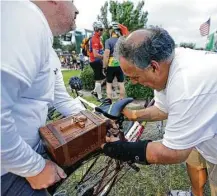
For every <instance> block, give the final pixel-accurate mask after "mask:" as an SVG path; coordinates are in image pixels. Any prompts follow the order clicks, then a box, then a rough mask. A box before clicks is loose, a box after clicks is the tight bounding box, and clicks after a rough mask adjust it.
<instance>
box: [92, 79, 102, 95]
mask: <svg viewBox="0 0 217 196" xmlns="http://www.w3.org/2000/svg"><path fill="white" fill-rule="evenodd" d="M94 90H95V92H96V93H97V95H98V99H101V98H102V88H101V83H98V82H96V83H95V89H94Z"/></svg>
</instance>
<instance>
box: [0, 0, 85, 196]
mask: <svg viewBox="0 0 217 196" xmlns="http://www.w3.org/2000/svg"><path fill="white" fill-rule="evenodd" d="M1 6H2V12H1V17H2V24H1V27H2V31H1V38H2V41H1V46H2V48H4V50H2V52H1V80H2V81H1V138H2V140H1V195H3V196H15V195H21V196H46V195H47V191H46V188H48V187H49V186H51V185H53V184H54V183H56V182H58V181H59V180H61V179H63V178H66V174H65V173H64V171H63V170H62V169H61V168H60V167H59V166H58V165H57V164H55V163H54V162H52V161H50V160H48V159H45V158H44V157H43V156H42V155H43V154H44V153H45V151H44V148H43V145H42V142H41V140H40V136H39V131H38V130H39V128H40V127H43V126H45V124H46V118H47V114H48V106H54V107H55V108H56V109H57V110H58V111H59V112H60V113H61V114H62V115H64V116H69V115H73V114H77V113H79V112H80V111H81V110H84V109H85V108H84V107H83V105H82V104H81V102H80V101H79V100H78V99H73V98H72V97H70V95H69V94H68V92H67V91H66V88H65V85H64V81H63V76H62V73H61V65H60V61H59V58H58V56H57V54H56V52H55V51H54V49H53V48H52V45H53V36H58V35H62V34H65V33H67V32H69V31H71V30H74V29H75V28H76V25H75V20H76V16H77V14H78V10H77V8H76V7H75V5H74V3H73V2H72V1H58V0H56V1H55V0H53V1H49V0H44V1H3V2H1ZM27 16H28V20H26V17H27ZM9 24H10V25H9ZM32 24H34V25H32ZM17 32H19V39H17ZM8 54H11V55H8Z"/></svg>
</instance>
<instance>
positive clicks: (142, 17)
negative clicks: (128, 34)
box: [98, 0, 148, 31]
mask: <svg viewBox="0 0 217 196" xmlns="http://www.w3.org/2000/svg"><path fill="white" fill-rule="evenodd" d="M144 5H145V2H144V1H143V0H142V1H139V3H138V4H137V6H135V5H134V3H133V2H132V1H124V2H123V3H119V2H118V1H113V0H111V1H110V2H109V3H108V1H107V2H106V3H105V4H104V6H102V7H101V10H100V15H98V19H99V20H100V21H101V22H102V23H103V24H104V26H105V28H107V27H108V9H109V12H110V14H111V18H112V21H116V22H119V23H121V24H123V25H125V26H127V27H128V29H129V30H130V31H133V30H136V29H140V28H143V27H144V26H145V25H146V23H147V21H148V19H147V16H148V12H147V11H146V12H145V11H143V8H144Z"/></svg>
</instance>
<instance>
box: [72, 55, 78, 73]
mask: <svg viewBox="0 0 217 196" xmlns="http://www.w3.org/2000/svg"><path fill="white" fill-rule="evenodd" d="M71 58H72V67H73V68H74V69H75V70H77V55H76V52H75V51H72V56H71Z"/></svg>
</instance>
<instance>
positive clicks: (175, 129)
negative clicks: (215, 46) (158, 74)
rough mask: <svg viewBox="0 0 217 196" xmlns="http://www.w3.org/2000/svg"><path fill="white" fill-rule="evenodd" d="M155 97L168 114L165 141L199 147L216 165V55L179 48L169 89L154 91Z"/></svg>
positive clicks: (179, 146)
mask: <svg viewBox="0 0 217 196" xmlns="http://www.w3.org/2000/svg"><path fill="white" fill-rule="evenodd" d="M155 100H156V103H155V106H156V107H158V108H159V109H160V110H162V111H164V112H166V113H168V121H167V125H166V128H165V135H164V138H163V144H164V145H165V146H167V147H169V148H171V149H187V148H191V147H196V148H197V150H198V151H199V152H200V153H201V155H202V156H203V157H204V158H205V159H206V160H208V161H209V162H211V163H214V164H217V54H214V53H213V54H211V53H207V52H205V51H196V50H190V49H184V48H177V49H176V51H175V58H174V60H173V62H172V64H171V67H170V72H169V77H168V82H167V86H166V89H164V90H163V91H160V92H157V91H155Z"/></svg>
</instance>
